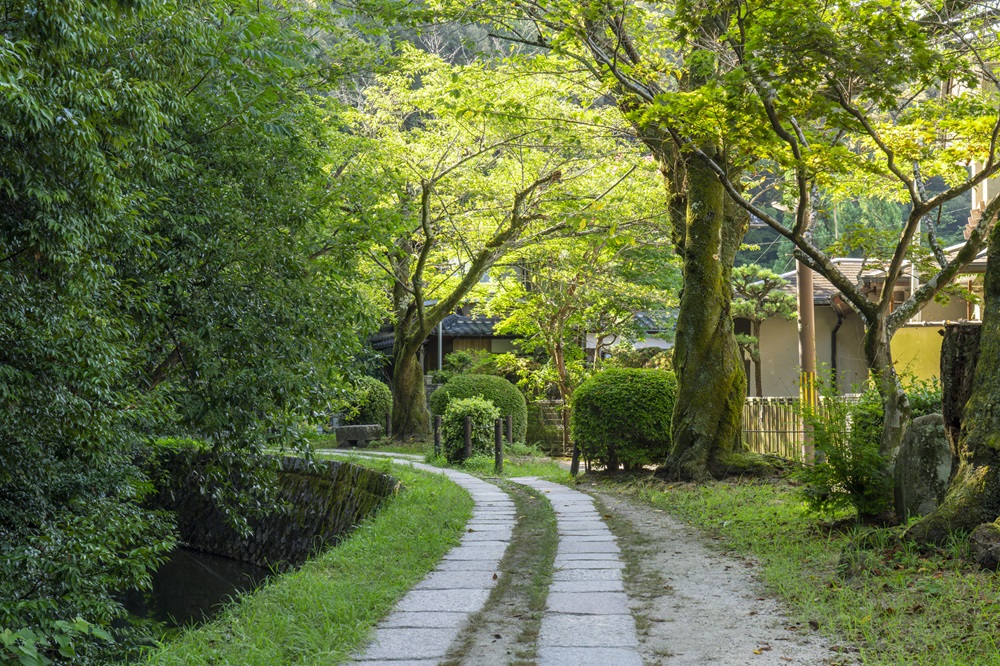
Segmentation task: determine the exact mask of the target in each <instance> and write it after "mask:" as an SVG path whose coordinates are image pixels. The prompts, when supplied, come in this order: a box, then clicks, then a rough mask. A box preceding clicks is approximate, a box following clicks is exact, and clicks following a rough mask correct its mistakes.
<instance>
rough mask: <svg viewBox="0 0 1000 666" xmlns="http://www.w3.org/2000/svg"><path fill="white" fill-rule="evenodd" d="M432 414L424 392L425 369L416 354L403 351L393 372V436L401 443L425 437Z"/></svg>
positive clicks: (397, 357)
mask: <svg viewBox="0 0 1000 666" xmlns="http://www.w3.org/2000/svg"><path fill="white" fill-rule="evenodd" d="M429 423H430V413H429V412H428V411H427V395H426V393H425V391H424V369H423V368H422V367H420V359H419V358H418V357H417V353H416V352H407V351H406V350H405V349H403V350H401V351H400V353H398V354H397V355H396V358H395V365H394V367H393V371H392V434H393V437H395V438H396V439H399V440H404V439H409V438H410V437H415V436H420V435H425V434H427V432H429V430H430V426H429Z"/></svg>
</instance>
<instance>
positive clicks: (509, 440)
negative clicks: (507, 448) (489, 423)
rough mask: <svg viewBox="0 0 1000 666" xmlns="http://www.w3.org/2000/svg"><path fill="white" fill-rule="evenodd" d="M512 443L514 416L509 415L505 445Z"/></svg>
mask: <svg viewBox="0 0 1000 666" xmlns="http://www.w3.org/2000/svg"><path fill="white" fill-rule="evenodd" d="M513 443H514V416H513V415H511V414H508V415H507V444H508V445H510V444H513Z"/></svg>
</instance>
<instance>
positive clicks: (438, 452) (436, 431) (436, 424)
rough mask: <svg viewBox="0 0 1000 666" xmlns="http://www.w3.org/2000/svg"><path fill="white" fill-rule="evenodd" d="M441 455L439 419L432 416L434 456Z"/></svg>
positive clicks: (436, 416) (437, 416)
mask: <svg viewBox="0 0 1000 666" xmlns="http://www.w3.org/2000/svg"><path fill="white" fill-rule="evenodd" d="M439 455H441V417H440V416H439V415H437V414H435V415H434V456H435V457H437V456H439Z"/></svg>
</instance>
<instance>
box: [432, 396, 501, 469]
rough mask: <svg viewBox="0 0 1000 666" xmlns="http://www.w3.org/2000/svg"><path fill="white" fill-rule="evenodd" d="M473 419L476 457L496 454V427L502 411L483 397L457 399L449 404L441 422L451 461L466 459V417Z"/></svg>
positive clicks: (473, 441) (442, 434) (473, 449)
mask: <svg viewBox="0 0 1000 666" xmlns="http://www.w3.org/2000/svg"><path fill="white" fill-rule="evenodd" d="M466 416H469V417H471V418H472V455H491V454H492V453H493V445H494V442H493V438H494V432H495V431H494V424H495V423H496V420H497V419H498V418H500V410H499V409H497V408H496V406H495V405H494V404H493V403H492V402H490V401H489V400H485V399H483V398H479V397H474V398H457V399H455V400H452V401H451V402H449V403H448V407H447V409H445V411H444V418H442V419H441V439H442V445H443V446H444V453H445V455H446V456H447V457H448V462H459V461H462V460H464V459H465V417H466Z"/></svg>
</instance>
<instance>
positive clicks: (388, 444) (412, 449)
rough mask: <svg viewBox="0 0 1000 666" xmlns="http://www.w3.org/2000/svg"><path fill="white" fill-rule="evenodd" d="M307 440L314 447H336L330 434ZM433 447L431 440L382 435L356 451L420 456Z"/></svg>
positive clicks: (333, 436) (312, 436)
mask: <svg viewBox="0 0 1000 666" xmlns="http://www.w3.org/2000/svg"><path fill="white" fill-rule="evenodd" d="M309 441H310V443H311V444H312V446H313V448H314V449H335V448H337V437H336V436H335V435H332V434H322V435H320V434H315V435H309ZM433 448H434V443H433V442H432V441H425V440H421V439H415V440H411V441H409V442H400V441H397V440H395V439H392V438H388V437H384V438H382V439H376V440H374V441H371V442H369V443H368V446H367V447H365V448H363V449H358V451H359V452H361V453H363V452H365V451H387V452H390V453H415V454H417V455H421V456H422V455H426V454H428V453H430V452H431V450H432V449H433Z"/></svg>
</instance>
